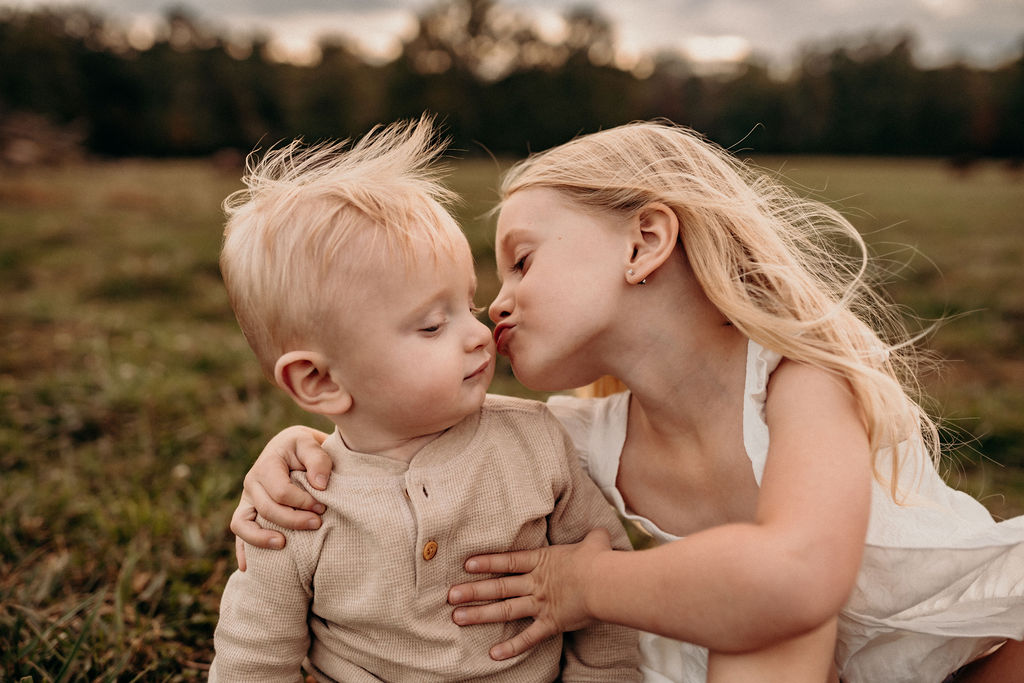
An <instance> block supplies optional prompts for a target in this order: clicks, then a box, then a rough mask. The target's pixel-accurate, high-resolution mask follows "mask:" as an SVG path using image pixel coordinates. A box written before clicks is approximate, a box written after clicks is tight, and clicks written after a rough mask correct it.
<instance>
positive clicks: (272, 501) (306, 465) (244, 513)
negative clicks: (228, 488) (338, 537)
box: [231, 427, 332, 571]
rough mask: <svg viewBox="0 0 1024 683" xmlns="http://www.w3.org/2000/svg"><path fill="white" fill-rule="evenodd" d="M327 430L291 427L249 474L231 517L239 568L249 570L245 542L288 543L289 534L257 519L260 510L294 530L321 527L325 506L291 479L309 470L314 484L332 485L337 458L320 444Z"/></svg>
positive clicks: (270, 545)
mask: <svg viewBox="0 0 1024 683" xmlns="http://www.w3.org/2000/svg"><path fill="white" fill-rule="evenodd" d="M326 438H327V435H326V434H324V433H323V432H319V431H317V430H315V429H310V428H309V427H288V428H287V429H284V430H283V431H281V432H280V433H278V434H277V435H276V436H275V437H274V438H273V439H271V440H270V443H268V444H267V445H266V447H264V449H263V452H262V453H260V457H259V458H257V459H256V462H255V463H254V464H253V466H252V469H250V470H249V472H248V473H247V474H246V475H245V491H244V492H243V493H242V499H241V501H239V503H238V507H237V508H236V509H235V512H234V514H233V515H232V516H231V531H233V532H234V533H235V535H236V539H235V554H236V556H237V559H238V568H239V569H241V570H242V571H245V550H244V545H243V541H244V542H245V543H250V544H252V545H254V546H257V547H260V548H283V547H284V543H285V540H284V535H282V534H281V533H279V532H277V531H273V530H270V529H264V528H262V527H261V526H260V525H259V524H257V523H256V513H257V512H259V514H260V515H262V516H263V517H264V518H266V519H268V520H270V521H271V522H274V523H275V524H279V525H280V526H283V527H285V528H288V529H318V528H319V527H320V515H321V514H322V513H323V511H324V506H323V505H322V504H320V503H319V502H317V500H316V499H315V498H313V496H311V495H309V493H307V492H306V491H303V490H302V489H301V488H299V487H298V486H296V485H295V484H294V483H293V482H292V480H291V474H290V472H291V471H292V470H302V471H305V472H306V474H307V477H308V478H309V482H310V484H311V485H312V486H313V487H314V488H317V489H321V490H322V489H325V488H327V481H328V478H329V477H330V475H331V466H332V463H331V458H330V456H329V455H327V453H325V452H324V450H323V449H322V448H321V447H320V445H321V444H322V443H323V442H324V439H326Z"/></svg>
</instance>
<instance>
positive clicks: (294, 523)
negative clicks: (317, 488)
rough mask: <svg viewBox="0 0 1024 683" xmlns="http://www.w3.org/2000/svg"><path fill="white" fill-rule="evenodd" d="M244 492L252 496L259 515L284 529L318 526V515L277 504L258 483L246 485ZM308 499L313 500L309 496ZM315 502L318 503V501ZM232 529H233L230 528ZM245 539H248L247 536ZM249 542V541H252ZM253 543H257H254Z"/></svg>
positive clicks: (306, 494)
mask: <svg viewBox="0 0 1024 683" xmlns="http://www.w3.org/2000/svg"><path fill="white" fill-rule="evenodd" d="M294 488H295V489H296V491H297V492H298V493H301V494H303V495H305V496H309V494H308V493H306V492H305V491H303V490H302V489H300V488H298V487H297V486H296V487H294ZM246 494H247V495H249V496H250V497H251V498H252V504H253V505H254V506H255V508H256V510H257V511H259V513H260V515H261V516H262V517H263V518H264V519H266V520H267V521H270V522H273V523H274V524H277V525H278V526H283V527H284V528H286V529H296V530H302V529H319V528H320V516H319V515H317V514H314V513H312V512H307V511H306V510H296V509H295V508H294V507H289V505H279V504H278V503H277V502H275V496H274V495H273V494H270V493H268V492H267V491H266V489H264V488H263V487H262V486H260V485H259V484H256V485H252V486H249V487H247V488H246ZM310 500H313V498H312V497H311V496H310ZM293 502H295V501H294V500H292V501H289V504H291V503H293ZM314 502H315V501H314ZM316 504H317V505H320V503H316ZM320 509H321V510H322V509H323V506H322V505H321V506H320ZM232 531H234V530H233V529H232ZM236 533H237V532H236ZM274 533H276V532H274ZM243 538H244V537H243ZM245 540H246V541H249V539H248V538H246V539H245ZM249 542H250V543H251V542H252V541H249ZM253 545H257V544H255V543H254V544H253ZM260 547H263V546H260Z"/></svg>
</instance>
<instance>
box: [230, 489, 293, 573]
mask: <svg viewBox="0 0 1024 683" xmlns="http://www.w3.org/2000/svg"><path fill="white" fill-rule="evenodd" d="M231 531H232V533H234V534H235V536H236V537H237V538H236V539H235V557H236V559H237V560H238V568H239V569H241V570H242V571H245V549H244V546H243V547H240V544H241V543H242V542H243V541H244V542H245V543H248V544H249V545H254V546H256V547H257V548H273V549H278V548H283V547H284V534H282V533H280V532H278V531H273V530H272V529H264V528H263V527H261V526H260V525H259V524H257V523H256V509H255V508H254V507H253V506H252V505H251V504H250V503H249V502H248V501H246V500H245V499H242V502H241V503H239V504H238V507H237V508H235V512H234V514H232V515H231Z"/></svg>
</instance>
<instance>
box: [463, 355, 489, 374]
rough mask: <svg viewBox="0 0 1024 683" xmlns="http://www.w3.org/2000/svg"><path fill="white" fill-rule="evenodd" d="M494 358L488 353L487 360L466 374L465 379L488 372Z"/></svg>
mask: <svg viewBox="0 0 1024 683" xmlns="http://www.w3.org/2000/svg"><path fill="white" fill-rule="evenodd" d="M493 360H494V358H493V357H492V356H491V355H489V354H488V356H487V360H485V361H484V362H483V363H482V364H481V365H480V367H478V368H477V369H476V370H474V371H473V372H471V373H469V374H468V375H466V376H465V377H464V378H463V379H464V380H465V379H473V378H474V377H479V376H480V375H482V374H484V373H486V372H487V370H488V368H490V366H491V362H492V361H493Z"/></svg>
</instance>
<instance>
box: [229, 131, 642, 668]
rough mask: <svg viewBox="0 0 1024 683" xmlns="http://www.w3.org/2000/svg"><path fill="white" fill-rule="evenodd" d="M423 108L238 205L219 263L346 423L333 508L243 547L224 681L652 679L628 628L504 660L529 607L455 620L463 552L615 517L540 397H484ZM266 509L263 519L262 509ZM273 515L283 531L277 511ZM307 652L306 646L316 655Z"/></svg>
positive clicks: (267, 175) (603, 630) (283, 379)
mask: <svg viewBox="0 0 1024 683" xmlns="http://www.w3.org/2000/svg"><path fill="white" fill-rule="evenodd" d="M431 137H432V129H431V126H430V122H429V121H428V120H426V119H423V120H421V121H420V122H419V123H409V124H395V125H392V126H390V127H388V128H386V129H383V130H378V131H376V132H375V133H371V134H370V135H368V136H367V137H365V138H363V139H362V140H361V141H360V142H359V143H357V144H356V145H355V146H354V147H353V148H352V149H350V150H348V151H343V150H342V148H341V146H340V145H320V146H318V147H313V148H311V149H308V150H301V149H300V147H299V146H298V144H297V143H292V144H291V145H289V146H287V147H284V148H282V149H278V150H275V151H272V152H271V153H270V154H268V155H267V157H266V158H265V159H264V160H263V161H262V162H261V163H260V164H258V165H257V166H256V168H254V169H252V168H251V169H250V170H249V173H248V177H247V179H246V181H247V187H248V189H246V190H241V191H239V192H238V193H235V194H234V195H232V196H231V197H229V198H228V200H227V201H226V202H225V207H226V210H227V214H228V221H227V226H226V229H225V240H224V248H223V251H222V254H221V269H222V271H223V274H224V281H225V284H226V286H227V289H228V293H229V296H230V298H231V303H232V307H233V308H234V310H235V314H236V316H237V317H238V321H239V324H240V325H241V328H242V330H243V332H244V334H245V336H246V339H247V340H248V341H249V344H250V345H251V346H252V348H253V350H254V352H255V353H256V356H257V357H258V358H259V360H260V363H261V365H262V367H263V369H264V371H265V372H266V373H267V374H268V376H270V377H271V378H273V381H274V382H275V383H276V384H277V385H279V386H280V387H281V388H282V389H284V390H285V391H286V392H287V393H288V394H289V395H290V396H291V397H292V398H293V399H294V400H295V402H296V403H297V404H298V405H299V406H301V407H302V408H304V409H305V410H308V411H309V412H312V413H316V414H320V415H325V416H327V417H328V418H330V420H331V421H332V422H333V423H334V424H335V425H336V426H337V430H336V431H335V432H334V434H333V435H332V436H331V437H330V438H328V440H327V441H326V442H325V444H324V448H325V449H326V450H327V451H328V453H330V455H331V457H332V459H333V461H334V475H333V476H332V477H331V481H330V484H329V486H328V487H327V490H326V491H323V492H319V491H315V490H314V489H313V488H312V487H310V486H309V485H308V484H307V483H306V481H305V478H304V475H303V474H302V473H295V475H294V476H295V478H296V480H297V481H298V483H299V484H300V485H302V486H304V487H305V488H306V489H307V490H309V491H310V492H311V493H313V494H315V495H316V496H317V498H318V499H319V500H320V502H322V503H323V504H324V505H325V506H326V508H327V511H326V512H325V514H324V518H323V524H322V525H321V527H320V529H319V530H318V531H316V532H312V533H311V532H303V533H291V532H288V531H287V530H284V529H281V531H282V532H283V533H285V535H286V536H287V539H288V541H287V544H286V547H285V549H284V551H268V550H260V549H259V548H255V547H252V546H249V547H248V548H246V555H247V558H248V569H247V571H245V572H235V574H234V575H232V576H231V578H230V580H229V581H228V584H227V587H226V588H225V591H224V596H223V598H222V600H221V612H220V623H219V624H218V626H217V631H216V634H215V636H214V642H215V647H216V658H215V659H214V662H213V666H212V667H211V670H210V678H211V680H225V681H226V680H244V681H247V682H251V681H258V680H267V681H284V680H301V676H300V667H301V665H302V664H303V662H304V660H307V661H306V666H307V668H308V669H309V670H310V671H311V672H312V673H313V675H314V676H315V677H316V678H318V679H319V680H335V681H371V680H372V681H377V680H381V679H383V680H388V681H409V680H415V681H433V680H437V681H441V680H467V679H472V680H486V681H516V682H522V681H552V680H555V679H557V678H561V680H565V681H571V680H588V681H596V680H608V681H626V680H639V678H640V676H639V672H638V670H637V659H638V653H637V636H636V634H635V632H632V631H630V630H627V629H623V628H621V627H617V626H610V625H605V624H599V625H595V626H592V627H588V628H585V629H582V630H580V631H577V632H575V633H570V634H567V635H566V636H565V643H564V648H563V642H562V640H561V639H559V638H554V639H551V640H549V641H547V642H546V643H544V644H543V645H542V646H539V647H537V648H535V649H533V650H530V651H529V652H527V653H525V654H523V655H521V656H519V657H515V658H513V659H511V660H506V661H501V662H498V661H494V660H492V659H491V658H490V657H488V655H487V652H488V649H489V647H490V646H491V645H492V644H494V643H496V642H500V641H502V640H506V639H507V638H509V637H510V636H511V635H513V634H514V633H516V632H518V631H520V630H522V629H523V628H525V626H526V624H525V623H523V622H518V623H513V624H488V625H483V626H478V627H473V628H460V627H458V626H456V625H455V624H454V623H453V622H452V618H451V608H450V607H449V606H448V604H447V593H448V589H449V587H450V586H452V585H454V584H457V583H461V582H465V581H468V580H470V579H471V578H473V577H471V576H470V575H469V574H467V573H466V572H465V570H464V568H463V562H464V561H465V560H466V558H468V557H469V556H471V555H476V554H480V553H488V552H498V551H505V550H516V549H526V548H536V547H540V546H543V545H548V544H554V543H571V542H575V541H578V540H580V539H582V538H583V536H584V535H586V533H587V532H588V531H589V530H590V529H591V528H593V527H594V526H604V527H606V528H607V529H608V530H609V531H610V532H611V533H612V536H613V538H614V539H615V541H616V546H617V547H620V548H628V541H627V539H626V537H625V534H624V533H623V531H622V528H621V526H620V524H619V522H618V520H617V518H616V516H615V515H614V513H613V512H612V511H611V508H610V507H609V506H608V504H607V503H606V502H605V500H604V498H603V497H602V495H601V494H600V492H599V491H598V489H597V488H596V486H595V485H594V484H593V483H592V482H591V481H590V479H589V478H588V477H587V476H585V475H584V474H583V473H582V472H581V470H580V467H579V464H578V461H577V456H576V454H575V453H574V452H573V450H572V446H571V445H570V443H569V441H568V438H567V437H566V436H565V435H564V433H563V431H562V429H561V427H560V426H559V424H558V422H557V421H556V420H555V419H554V418H553V417H552V416H551V415H550V414H549V413H548V412H547V409H546V408H545V407H544V406H542V405H541V404H539V403H536V402H532V401H524V400H520V399H512V398H507V397H499V396H489V395H487V394H486V391H487V386H488V384H489V383H490V380H491V377H492V375H493V373H494V343H493V340H492V339H491V335H490V332H489V331H488V329H487V327H486V326H485V325H484V324H483V323H481V322H480V321H479V320H477V318H476V316H475V313H474V310H473V295H474V290H475V289H476V277H475V275H474V271H473V262H472V256H471V253H470V249H469V244H468V243H467V241H466V238H465V236H464V235H463V234H462V232H461V230H460V229H459V227H458V226H457V225H456V224H455V221H454V220H453V219H452V218H451V216H450V215H449V214H448V213H447V212H446V211H445V209H444V208H443V207H442V206H441V203H440V201H443V200H446V199H447V198H448V197H449V195H448V193H446V192H445V191H444V190H443V189H442V188H441V186H440V185H439V184H438V183H437V181H436V179H435V176H434V175H433V174H432V172H431V171H430V166H431V163H432V161H433V160H434V159H435V158H436V156H437V155H438V154H439V153H440V151H441V149H442V148H441V147H440V146H438V145H436V144H434V143H432V142H431ZM261 523H263V524H265V525H266V524H268V523H267V522H266V521H262V522H261ZM277 528H280V527H277ZM307 658H308V659H307Z"/></svg>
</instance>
